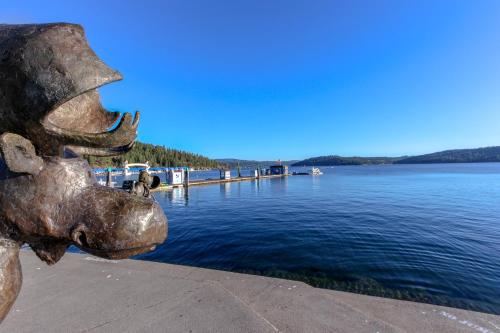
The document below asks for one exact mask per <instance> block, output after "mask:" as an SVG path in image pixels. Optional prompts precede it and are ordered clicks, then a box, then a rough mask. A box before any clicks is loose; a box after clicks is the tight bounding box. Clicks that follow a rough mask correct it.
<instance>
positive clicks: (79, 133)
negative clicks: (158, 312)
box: [0, 23, 167, 321]
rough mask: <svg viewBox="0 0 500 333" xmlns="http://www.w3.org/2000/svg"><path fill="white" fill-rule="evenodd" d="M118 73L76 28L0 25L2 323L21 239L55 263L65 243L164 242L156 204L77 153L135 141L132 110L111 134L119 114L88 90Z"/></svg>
mask: <svg viewBox="0 0 500 333" xmlns="http://www.w3.org/2000/svg"><path fill="white" fill-rule="evenodd" d="M119 79H121V76H120V74H119V73H118V72H116V71H114V70H111V69H110V68H108V67H107V66H106V65H105V64H104V63H103V62H101V61H100V60H99V59H98V58H97V56H96V55H95V54H94V52H93V51H92V50H91V49H90V48H89V46H88V44H87V41H86V40H85V36H84V33H83V29H82V28H81V27H80V26H78V25H73V24H62V23H58V24H43V25H0V321H1V320H3V318H4V317H5V316H6V315H7V313H8V311H9V309H10V307H11V306H12V304H13V303H14V301H15V299H16V297H17V294H18V293H19V290H20V287H21V283H22V274H21V268H20V264H19V258H18V254H19V248H20V246H22V244H28V245H29V246H30V247H31V248H32V249H33V250H34V251H35V253H36V254H37V256H38V257H39V258H40V259H42V260H43V261H45V262H47V263H48V264H54V263H56V262H57V261H58V260H59V259H60V258H61V257H62V256H63V255H64V253H65V251H66V249H67V248H68V246H70V245H76V246H78V247H79V248H80V249H82V250H84V251H86V252H89V253H92V254H94V255H98V256H100V257H104V258H113V259H121V258H126V257H129V256H131V255H135V254H139V253H143V252H146V251H149V250H152V249H154V247H155V246H156V245H157V244H160V243H162V242H163V241H164V240H165V239H166V235H167V219H166V217H165V215H164V213H163V210H162V209H161V207H160V206H159V205H158V204H157V203H156V202H154V201H153V200H152V199H151V198H146V197H144V196H136V195H131V194H129V193H127V192H125V191H122V190H118V189H111V188H107V187H103V186H100V185H98V184H97V181H96V179H95V177H94V175H93V173H92V170H91V169H90V166H89V165H88V163H87V162H86V161H85V160H84V159H82V158H81V157H79V156H78V154H82V153H85V154H94V155H110V154H117V153H121V152H124V151H127V150H128V149H130V147H132V145H133V142H134V140H135V137H136V129H137V125H138V120H139V118H138V115H137V116H136V117H135V119H132V116H131V115H130V114H128V113H127V114H125V115H124V116H123V117H122V119H121V120H120V123H119V124H118V125H117V126H116V127H115V128H114V129H112V130H110V131H108V129H109V128H111V127H112V126H113V124H114V122H115V121H117V120H118V118H119V114H118V113H114V112H107V111H106V110H104V109H103V108H102V106H101V104H100V101H99V95H98V93H97V90H95V89H96V88H98V87H99V86H102V85H103V84H106V83H109V82H113V81H116V80H119ZM68 150H71V152H72V154H66V153H67V152H68ZM69 155H71V156H73V157H71V158H67V156H69Z"/></svg>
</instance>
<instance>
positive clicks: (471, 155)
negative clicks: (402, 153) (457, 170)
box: [394, 146, 500, 164]
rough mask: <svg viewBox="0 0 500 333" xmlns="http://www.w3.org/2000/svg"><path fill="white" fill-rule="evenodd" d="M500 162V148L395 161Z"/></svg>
mask: <svg viewBox="0 0 500 333" xmlns="http://www.w3.org/2000/svg"><path fill="white" fill-rule="evenodd" d="M474 162H500V146H496V147H485V148H475V149H454V150H445V151H440V152H437V153H432V154H425V155H419V156H411V157H407V158H403V159H400V160H398V161H395V162H394V163H397V164H420V163H474Z"/></svg>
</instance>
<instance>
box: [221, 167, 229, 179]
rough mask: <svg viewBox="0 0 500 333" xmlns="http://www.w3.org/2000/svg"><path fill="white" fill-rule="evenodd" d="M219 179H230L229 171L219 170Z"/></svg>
mask: <svg viewBox="0 0 500 333" xmlns="http://www.w3.org/2000/svg"><path fill="white" fill-rule="evenodd" d="M220 179H231V170H229V169H220Z"/></svg>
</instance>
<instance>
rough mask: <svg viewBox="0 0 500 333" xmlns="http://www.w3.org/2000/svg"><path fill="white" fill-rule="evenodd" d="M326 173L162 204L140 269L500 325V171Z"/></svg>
mask: <svg viewBox="0 0 500 333" xmlns="http://www.w3.org/2000/svg"><path fill="white" fill-rule="evenodd" d="M322 171H323V172H324V173H325V174H324V175H322V176H316V177H313V176H293V177H288V178H282V179H267V180H261V181H254V182H240V183H230V184H222V185H210V186H200V187H191V188H189V190H188V191H185V190H184V189H176V190H174V191H172V192H162V193H156V194H155V197H156V199H157V200H158V201H159V202H160V204H161V205H162V207H163V208H164V210H165V212H166V214H167V216H168V219H169V235H168V240H167V242H166V243H164V244H163V245H161V246H159V247H158V248H157V250H156V251H154V252H152V253H149V254H146V255H142V256H140V257H139V258H141V259H146V260H154V261H161V262H167V263H174V264H182V265H190V266H198V267H207V268H215V269H222V270H229V271H239V272H247V273H254V274H263V275H269V276H278V277H284V278H290V279H296V280H302V281H305V282H308V283H310V284H312V285H315V286H319V287H325V288H333V289H340V290H349V291H355V292H361V293H367V294H373V295H381V296H387V297H394V298H401V299H412V300H419V301H425V302H431V303H437V304H445V305H450V306H457V307H462V308H468V309H474V310H480V311H487V312H494V313H497V314H500V163H498V164H494V163H491V164H489V163H486V164H441V165H387V166H345V167H334V168H322ZM206 176H207V175H206V174H199V175H197V174H196V173H194V174H192V177H201V178H203V177H206ZM212 176H213V177H215V176H216V173H214V175H212Z"/></svg>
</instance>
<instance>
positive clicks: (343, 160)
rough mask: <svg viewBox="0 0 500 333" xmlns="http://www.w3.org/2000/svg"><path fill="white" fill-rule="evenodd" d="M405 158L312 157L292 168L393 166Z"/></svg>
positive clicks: (296, 163)
mask: <svg viewBox="0 0 500 333" xmlns="http://www.w3.org/2000/svg"><path fill="white" fill-rule="evenodd" d="M402 158H405V157H358V156H352V157H342V156H338V155H329V156H318V157H311V158H308V159H305V160H302V161H298V162H295V163H294V164H293V165H292V166H326V165H362V164H393V163H394V162H395V161H397V160H400V159H402Z"/></svg>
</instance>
